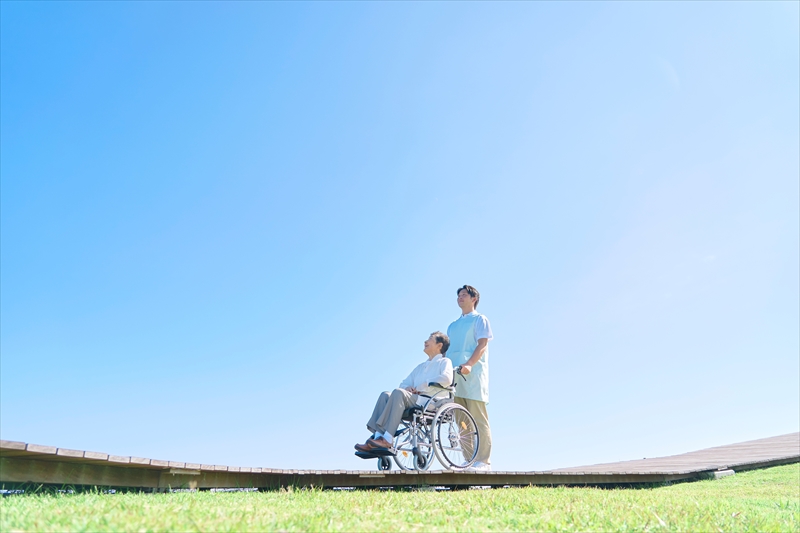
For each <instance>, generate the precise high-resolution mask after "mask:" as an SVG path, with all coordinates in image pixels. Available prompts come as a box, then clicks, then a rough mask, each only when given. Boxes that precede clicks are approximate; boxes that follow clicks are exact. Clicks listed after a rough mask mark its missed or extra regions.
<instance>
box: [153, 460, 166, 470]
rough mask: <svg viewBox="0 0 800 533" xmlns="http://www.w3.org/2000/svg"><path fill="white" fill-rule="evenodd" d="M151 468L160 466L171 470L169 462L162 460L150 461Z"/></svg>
mask: <svg viewBox="0 0 800 533" xmlns="http://www.w3.org/2000/svg"><path fill="white" fill-rule="evenodd" d="M150 466H160V467H163V468H169V461H162V460H161V459H150Z"/></svg>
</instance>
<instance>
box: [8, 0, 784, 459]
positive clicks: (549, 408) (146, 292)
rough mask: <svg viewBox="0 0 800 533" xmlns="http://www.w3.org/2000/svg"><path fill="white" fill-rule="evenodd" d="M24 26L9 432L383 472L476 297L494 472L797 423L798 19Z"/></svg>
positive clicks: (219, 7)
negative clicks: (486, 356)
mask: <svg viewBox="0 0 800 533" xmlns="http://www.w3.org/2000/svg"><path fill="white" fill-rule="evenodd" d="M0 15H1V17H0V20H1V24H2V27H1V29H2V31H1V32H0V39H1V42H0V45H1V46H0V69H1V71H0V74H1V76H0V119H1V121H0V150H1V155H2V158H0V179H1V182H0V183H1V189H0V192H1V193H2V194H1V195H0V208H1V209H0V216H1V217H2V218H1V222H2V226H1V227H0V247H1V248H0V252H1V253H2V255H1V256H0V259H1V260H2V268H1V269H0V282H1V284H2V286H1V288H2V291H1V292H0V327H1V329H0V331H1V336H0V348H1V357H0V435H1V436H2V438H3V439H10V440H21V441H25V442H35V443H39V444H49V445H56V446H61V447H65V448H77V449H88V450H96V451H105V452H110V453H114V454H119V455H136V456H143V457H152V458H159V459H171V460H180V461H192V462H202V463H216V464H228V465H241V466H265V467H287V468H348V469H355V468H374V464H373V462H372V461H370V462H363V461H361V460H359V459H357V458H355V457H354V456H353V455H352V445H353V444H354V443H355V442H358V441H363V439H364V438H365V436H366V431H365V429H364V424H365V422H366V420H367V418H368V416H369V414H370V412H371V409H372V406H373V403H374V401H375V398H376V396H377V395H378V393H379V392H380V391H382V390H385V389H391V388H392V387H395V386H396V385H397V384H398V383H399V382H400V380H401V379H402V378H403V377H405V375H406V374H407V373H408V372H409V371H410V370H411V369H412V368H413V367H414V366H415V365H416V364H418V363H419V362H421V361H422V360H423V359H424V357H425V355H424V354H423V353H422V342H423V341H424V340H425V339H426V338H427V336H428V334H429V333H430V332H431V331H434V330H437V329H441V330H444V329H445V328H447V325H448V324H449V323H450V322H451V321H452V320H454V319H456V318H457V317H458V315H459V309H458V307H457V306H456V302H455V297H456V295H455V292H456V288H457V287H459V286H461V285H463V284H465V283H469V284H471V285H474V286H476V287H477V288H478V289H479V290H480V291H481V294H482V298H481V302H480V307H479V311H482V312H483V313H485V314H486V315H487V316H488V317H489V319H490V320H491V323H492V327H493V330H494V334H495V340H494V341H492V343H491V344H490V351H491V402H490V405H489V409H490V417H491V421H492V427H493V432H494V457H493V466H494V468H495V469H496V470H541V469H545V468H553V467H560V466H564V467H565V466H573V465H580V464H588V463H595V462H602V461H614V460H624V459H638V458H641V457H652V456H656V455H666V454H673V453H681V452H685V451H690V450H694V449H698V448H702V447H706V446H714V445H721V444H728V443H732V442H737V441H742V440H748V439H753V438H761V437H769V436H773V435H778V434H783V433H789V432H793V431H798V429H799V426H800V340H799V339H800V326H799V325H798V324H800V283H799V282H798V278H799V277H800V229H799V228H800V200H799V198H800V186H799V184H800V148H798V146H800V96H798V95H800V66H799V65H800V12H799V10H798V3H797V2H775V3H769V2H752V3H751V2H732V3H725V2H708V3H701V2H671V3H657V2H647V3H634V2H620V3H599V2H586V3H581V2H564V3H558V2H530V3H521V2H509V3H488V2H487V3H478V2H468V3H457V2H441V3H423V2H417V3H399V2H395V3H388V2H387V3H366V2H352V3H333V2H317V3H295V2H286V3H255V2H242V3H222V2H219V3H214V2H83V3H70V2H27V3H22V2H8V1H4V2H2V3H0Z"/></svg>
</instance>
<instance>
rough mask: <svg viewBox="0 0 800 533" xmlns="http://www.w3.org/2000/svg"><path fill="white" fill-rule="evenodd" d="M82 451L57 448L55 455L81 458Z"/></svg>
mask: <svg viewBox="0 0 800 533" xmlns="http://www.w3.org/2000/svg"><path fill="white" fill-rule="evenodd" d="M83 454H84V451H83V450H70V449H67V448H59V449H58V450H57V451H56V455H60V456H62V457H78V458H83Z"/></svg>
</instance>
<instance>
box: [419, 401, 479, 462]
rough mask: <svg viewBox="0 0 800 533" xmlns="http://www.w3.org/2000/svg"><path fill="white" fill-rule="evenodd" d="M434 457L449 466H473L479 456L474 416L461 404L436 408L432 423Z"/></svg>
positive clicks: (450, 404) (449, 404)
mask: <svg viewBox="0 0 800 533" xmlns="http://www.w3.org/2000/svg"><path fill="white" fill-rule="evenodd" d="M431 431H432V433H433V449H434V450H435V451H436V458H437V459H439V462H440V463H442V466H444V467H445V468H447V469H448V470H463V469H465V468H469V467H470V466H472V463H474V462H475V457H477V456H478V448H479V446H480V438H479V437H478V426H477V425H476V424H475V419H474V418H472V415H471V414H469V411H467V410H466V409H465V408H464V407H462V406H461V405H459V404H457V403H448V404H446V405H445V406H444V407H442V408H440V409H439V410H438V411H437V412H436V416H434V417H433V424H432V426H431Z"/></svg>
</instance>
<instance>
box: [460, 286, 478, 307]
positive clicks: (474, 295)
mask: <svg viewBox="0 0 800 533" xmlns="http://www.w3.org/2000/svg"><path fill="white" fill-rule="evenodd" d="M461 291H467V294H469V295H470V296H471V297H472V298H477V300H475V309H477V308H478V302H480V301H481V293H479V292H478V289H476V288H475V287H473V286H472V285H464V286H463V287H459V288H458V290H457V291H456V296H458V295H459V293H460V292H461Z"/></svg>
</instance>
